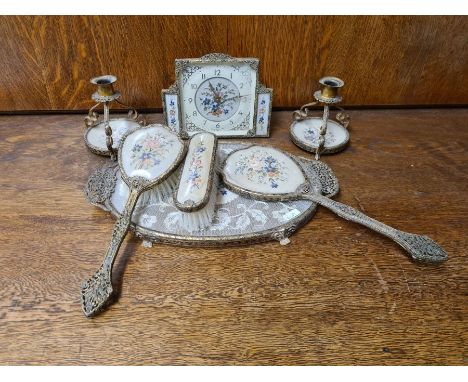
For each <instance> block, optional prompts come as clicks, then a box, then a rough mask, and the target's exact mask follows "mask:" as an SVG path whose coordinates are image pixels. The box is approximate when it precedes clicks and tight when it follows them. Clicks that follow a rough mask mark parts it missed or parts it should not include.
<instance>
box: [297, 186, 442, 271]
mask: <svg viewBox="0 0 468 382" xmlns="http://www.w3.org/2000/svg"><path fill="white" fill-rule="evenodd" d="M303 196H305V197H306V198H307V199H308V200H311V201H314V202H316V203H319V204H320V205H322V206H324V207H326V208H328V209H329V210H331V211H333V212H334V213H335V214H337V215H338V216H340V217H342V218H343V219H346V220H349V221H352V222H354V223H358V224H361V225H363V226H365V227H367V228H370V229H371V230H373V231H376V232H379V233H381V234H382V235H384V236H387V237H388V238H390V239H392V240H393V241H395V242H396V243H398V244H399V245H400V246H402V247H403V248H404V249H405V250H406V251H407V252H408V254H409V255H410V256H411V258H412V259H413V260H416V261H421V262H426V263H440V262H442V261H445V260H447V259H448V255H447V252H445V250H444V249H443V248H442V247H441V246H440V245H439V244H437V243H436V242H435V241H434V240H432V239H431V238H429V237H427V236H421V235H416V234H412V233H408V232H403V231H400V230H398V229H396V228H393V227H390V226H388V225H386V224H384V223H382V222H379V221H378V220H375V219H373V218H371V217H369V216H367V215H365V214H363V213H362V212H360V211H358V210H356V209H354V208H353V207H350V206H348V205H346V204H343V203H339V202H337V201H334V200H332V199H329V198H327V197H325V196H323V195H318V194H303Z"/></svg>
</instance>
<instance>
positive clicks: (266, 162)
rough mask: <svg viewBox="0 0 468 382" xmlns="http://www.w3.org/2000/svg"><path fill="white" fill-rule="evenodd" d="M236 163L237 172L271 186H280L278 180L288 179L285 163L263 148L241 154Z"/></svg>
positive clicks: (251, 179)
mask: <svg viewBox="0 0 468 382" xmlns="http://www.w3.org/2000/svg"><path fill="white" fill-rule="evenodd" d="M236 164H237V168H236V173H237V174H239V173H240V174H242V175H245V176H247V179H249V180H250V181H253V182H259V183H261V184H269V185H270V187H271V188H278V186H279V184H278V182H284V181H287V174H286V166H285V164H284V163H283V162H282V161H279V160H278V159H277V158H275V157H273V156H272V155H270V154H268V153H266V152H264V151H262V150H257V151H254V152H253V153H251V154H248V155H244V156H241V158H240V159H239V161H238V162H237V163H236Z"/></svg>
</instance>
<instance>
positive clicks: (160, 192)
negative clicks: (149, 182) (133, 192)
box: [137, 171, 178, 206]
mask: <svg viewBox="0 0 468 382" xmlns="http://www.w3.org/2000/svg"><path fill="white" fill-rule="evenodd" d="M177 179H178V171H174V172H173V173H172V174H171V175H170V176H169V177H168V178H167V179H166V180H165V181H164V182H162V183H160V184H158V185H157V186H155V187H153V188H152V189H151V190H148V191H145V192H143V193H142V194H141V195H140V197H139V198H138V204H137V206H147V205H150V204H156V203H159V202H160V201H162V200H165V199H167V198H170V197H171V196H172V193H173V192H174V190H175V188H176V187H177Z"/></svg>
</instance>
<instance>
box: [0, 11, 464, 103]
mask: <svg viewBox="0 0 468 382" xmlns="http://www.w3.org/2000/svg"><path fill="white" fill-rule="evenodd" d="M0 42H1V43H0V65H1V67H2V73H1V74H0V111H4V112H5V111H7V112H8V111H9V112H11V111H15V110H16V111H24V110H85V109H87V108H89V107H90V105H91V104H92V102H91V100H90V96H91V93H92V92H93V91H94V89H93V87H92V86H91V85H90V84H89V79H90V78H91V77H94V76H96V75H100V74H107V73H112V74H114V75H116V76H117V77H118V78H119V80H118V83H117V86H116V87H117V88H118V89H119V90H120V91H121V92H122V94H123V95H124V97H123V99H122V100H123V101H126V102H127V103H129V104H132V105H134V106H135V107H137V108H150V109H154V108H161V97H160V91H161V89H162V88H166V87H168V86H170V85H171V84H172V83H173V81H174V79H175V78H174V60H175V59H176V58H183V57H200V56H202V55H204V54H207V53H210V52H225V53H229V54H231V55H234V56H237V57H239V56H241V57H242V56H249V57H252V56H254V57H259V58H260V59H261V62H262V68H261V74H260V77H261V79H262V80H263V82H264V83H265V84H266V85H267V86H269V87H272V88H273V89H274V91H275V93H274V95H275V97H274V106H275V107H276V108H284V107H297V106H300V105H302V104H304V103H307V102H310V101H311V97H312V94H313V91H314V90H316V88H317V81H318V79H319V78H320V77H322V76H324V75H336V76H338V77H341V78H342V79H343V80H344V81H345V83H346V88H345V90H344V96H345V104H347V105H450V104H452V105H453V104H465V105H466V104H468V98H467V95H466V91H465V89H466V88H467V86H468V76H467V68H468V18H467V17H463V16H461V17H457V16H284V17H279V16H252V17H245V16H231V17H224V16H223V17H221V16H34V17H29V16H28V17H13V16H3V17H0Z"/></svg>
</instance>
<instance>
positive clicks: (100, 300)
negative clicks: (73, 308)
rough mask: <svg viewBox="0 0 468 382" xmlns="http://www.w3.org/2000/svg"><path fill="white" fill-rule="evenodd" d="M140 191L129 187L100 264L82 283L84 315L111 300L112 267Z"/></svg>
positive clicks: (99, 309) (137, 180)
mask: <svg viewBox="0 0 468 382" xmlns="http://www.w3.org/2000/svg"><path fill="white" fill-rule="evenodd" d="M135 182H136V184H141V182H140V180H139V179H135ZM132 185H133V184H132ZM141 192H142V189H141V188H132V189H131V191H130V195H129V197H128V200H127V203H126V205H125V208H124V211H123V212H122V215H121V216H120V217H119V218H118V220H117V222H116V223H115V225H114V229H113V231H112V238H111V241H110V243H109V247H108V249H107V253H106V256H105V257H104V261H103V262H102V265H101V266H100V268H99V269H98V270H97V272H96V273H95V274H94V275H93V276H92V277H91V278H90V279H88V280H87V281H85V282H84V283H83V285H82V288H81V302H82V308H83V312H84V314H85V315H86V317H91V316H94V315H95V314H97V313H98V312H100V311H101V310H102V309H104V308H105V307H106V306H107V304H108V303H109V302H110V301H111V298H112V294H113V288H112V277H111V275H112V267H113V265H114V261H115V258H116V256H117V253H118V252H119V249H120V246H121V245H122V242H123V239H124V238H125V235H126V234H127V231H128V229H129V227H130V221H131V217H132V213H133V210H134V209H135V205H136V202H137V200H138V197H139V195H140V194H141Z"/></svg>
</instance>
